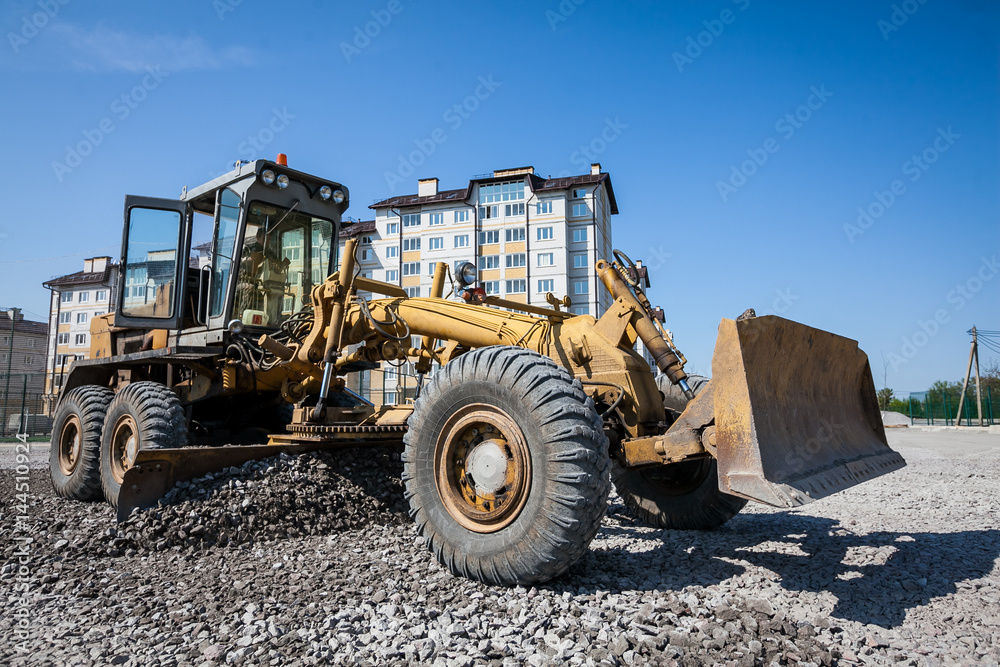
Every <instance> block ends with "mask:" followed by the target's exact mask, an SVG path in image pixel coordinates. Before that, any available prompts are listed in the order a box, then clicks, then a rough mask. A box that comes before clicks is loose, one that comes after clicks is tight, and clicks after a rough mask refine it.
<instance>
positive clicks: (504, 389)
mask: <svg viewBox="0 0 1000 667" xmlns="http://www.w3.org/2000/svg"><path fill="white" fill-rule="evenodd" d="M404 440H405V442H406V449H405V452H404V455H403V461H404V471H403V478H404V481H405V484H406V494H407V497H408V498H409V502H410V514H411V516H413V518H414V520H415V521H416V524H417V529H418V530H419V532H420V534H421V535H423V537H424V538H425V539H426V540H427V543H428V546H429V548H430V549H431V551H432V552H433V553H434V555H435V556H436V557H437V559H438V561H439V562H440V563H441V564H442V565H444V566H445V567H447V568H448V569H449V570H450V571H451V572H452V573H453V574H456V575H460V576H463V577H467V578H470V579H476V580H478V581H482V582H485V583H490V584H501V585H515V584H524V585H529V584H533V583H538V582H542V581H547V580H549V579H551V578H553V577H555V576H558V575H559V574H561V573H563V572H565V571H566V570H567V569H568V568H569V567H570V566H572V565H573V564H574V563H575V562H576V561H577V560H579V559H580V558H581V557H582V556H583V554H584V553H586V551H587V548H588V546H589V545H590V541H591V540H592V539H593V537H594V535H595V534H596V533H597V530H598V528H599V527H600V524H601V519H602V518H603V516H604V513H605V511H606V508H607V496H608V492H609V490H610V483H609V477H608V468H609V459H608V443H607V438H606V437H605V435H604V432H603V428H602V422H601V418H600V416H599V415H598V414H597V411H596V408H595V407H594V403H593V401H592V400H591V399H590V398H588V397H587V396H586V394H584V392H583V387H582V385H581V384H580V383H579V382H578V381H576V380H574V379H573V378H572V376H571V375H570V374H569V373H568V372H567V371H566V370H565V369H563V368H561V367H559V366H557V365H556V364H555V363H554V362H553V361H552V360H551V359H549V358H548V357H544V356H542V355H540V354H538V353H536V352H532V351H530V350H525V349H521V348H514V347H500V346H497V347H487V348H481V349H478V350H474V351H472V352H469V353H466V354H464V355H462V356H461V357H460V358H459V359H456V360H455V361H452V362H450V363H449V364H447V365H445V367H444V368H443V369H441V371H440V372H439V373H438V374H437V375H435V376H434V378H433V379H432V381H431V382H430V383H429V384H428V385H427V387H426V388H425V389H424V391H423V393H422V395H421V397H420V398H419V399H418V400H417V402H416V405H415V407H414V411H413V415H412V416H411V417H410V419H409V430H408V431H407V434H406V436H405V438H404Z"/></svg>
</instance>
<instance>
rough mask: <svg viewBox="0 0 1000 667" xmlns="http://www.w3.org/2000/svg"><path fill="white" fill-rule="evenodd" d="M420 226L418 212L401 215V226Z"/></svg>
mask: <svg viewBox="0 0 1000 667" xmlns="http://www.w3.org/2000/svg"><path fill="white" fill-rule="evenodd" d="M419 226H420V214H419V213H407V214H405V215H404V216H403V227H404V228H405V227H419Z"/></svg>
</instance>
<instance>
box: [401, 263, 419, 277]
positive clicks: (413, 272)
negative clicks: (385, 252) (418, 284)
mask: <svg viewBox="0 0 1000 667" xmlns="http://www.w3.org/2000/svg"><path fill="white" fill-rule="evenodd" d="M403 275H404V276H419V275H420V262H407V263H406V264H403Z"/></svg>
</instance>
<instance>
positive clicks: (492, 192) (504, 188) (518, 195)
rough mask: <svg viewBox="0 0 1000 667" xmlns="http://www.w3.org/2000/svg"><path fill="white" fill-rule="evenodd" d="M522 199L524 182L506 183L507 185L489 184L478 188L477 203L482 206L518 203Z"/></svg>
mask: <svg viewBox="0 0 1000 667" xmlns="http://www.w3.org/2000/svg"><path fill="white" fill-rule="evenodd" d="M522 199H524V181H508V182H507V183H491V184H489V185H480V186H479V201H480V202H481V203H483V204H492V203H493V202H502V201H520V200H522Z"/></svg>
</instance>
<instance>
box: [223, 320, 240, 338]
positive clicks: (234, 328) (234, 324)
mask: <svg viewBox="0 0 1000 667" xmlns="http://www.w3.org/2000/svg"><path fill="white" fill-rule="evenodd" d="M226 328H227V329H229V333H231V334H236V335H239V334H241V333H242V332H243V321H242V320H229V324H227V325H226Z"/></svg>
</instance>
